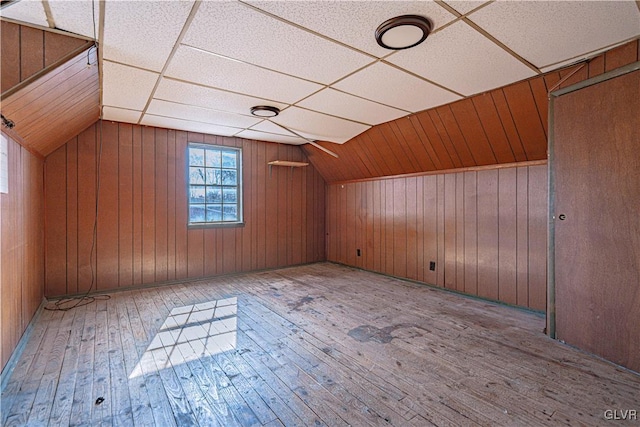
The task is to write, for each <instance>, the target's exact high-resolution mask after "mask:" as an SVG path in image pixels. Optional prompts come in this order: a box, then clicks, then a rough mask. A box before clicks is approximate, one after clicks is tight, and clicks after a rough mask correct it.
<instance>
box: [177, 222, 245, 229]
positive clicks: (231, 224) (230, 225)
mask: <svg viewBox="0 0 640 427" xmlns="http://www.w3.org/2000/svg"><path fill="white" fill-rule="evenodd" d="M242 227H244V222H216V223H204V222H203V223H197V224H187V230H197V229H199V228H242Z"/></svg>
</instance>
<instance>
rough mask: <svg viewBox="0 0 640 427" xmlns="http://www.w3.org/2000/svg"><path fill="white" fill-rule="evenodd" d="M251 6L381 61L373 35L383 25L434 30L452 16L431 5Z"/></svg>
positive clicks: (288, 3) (266, 3) (312, 3)
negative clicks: (423, 22) (403, 22)
mask: <svg viewBox="0 0 640 427" xmlns="http://www.w3.org/2000/svg"><path fill="white" fill-rule="evenodd" d="M249 3H251V4H252V5H254V6H256V7H258V8H260V9H263V10H266V11H268V12H270V13H273V14H274V15H277V16H280V17H282V18H284V19H286V20H288V21H291V22H295V23H296V24H298V25H301V26H303V27H305V28H308V29H310V30H312V31H315V32H317V33H320V34H323V35H325V36H327V37H329V38H332V39H334V40H338V41H340V42H342V43H345V44H347V45H349V46H353V47H355V48H357V49H360V50H362V51H364V52H367V53H370V54H372V55H375V56H378V57H382V56H385V55H388V54H389V53H391V51H390V50H388V49H385V48H383V47H381V46H379V45H378V43H377V42H376V40H375V37H374V34H375V30H376V28H378V26H379V25H380V24H382V23H383V22H384V21H386V20H388V19H391V18H393V17H396V16H400V15H421V16H425V17H427V18H429V19H430V20H431V22H432V23H433V26H434V29H436V28H438V27H440V26H442V25H444V24H446V23H448V22H450V21H452V20H453V19H455V16H454V15H453V14H451V13H449V12H448V11H447V10H446V9H444V8H443V7H441V6H439V5H438V4H437V3H435V2H432V1H253V0H251V1H249Z"/></svg>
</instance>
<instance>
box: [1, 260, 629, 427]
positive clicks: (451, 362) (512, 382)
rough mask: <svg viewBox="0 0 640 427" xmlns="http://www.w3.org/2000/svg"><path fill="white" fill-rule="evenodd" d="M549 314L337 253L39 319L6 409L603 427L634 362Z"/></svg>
mask: <svg viewBox="0 0 640 427" xmlns="http://www.w3.org/2000/svg"><path fill="white" fill-rule="evenodd" d="M544 323H545V322H544V318H543V317H542V316H540V315H539V314H536V313H531V312H527V311H522V310H518V309H514V308H511V307H507V306H503V305H498V304H493V303H490V302H486V301H482V300H477V299H473V298H468V297H464V296H460V295H456V294H452V293H448V292H444V291H442V290H438V289H433V288H429V287H425V286H421V285H417V284H413V283H410V282H407V281H402V280H397V279H393V278H389V277H386V276H381V275H376V274H373V273H368V272H364V271H360V270H357V269H353V268H350V267H345V266H339V265H335V264H330V263H318V264H312V265H306V266H301V267H292V268H285V269H279V270H273V271H265V272H258V273H252V274H242V275H234V276H227V277H221V278H217V279H212V280H207V281H200V282H191V283H183V284H177V285H172V286H166V287H158V288H148V289H140V290H133V291H125V292H118V293H114V294H112V295H111V299H109V300H106V301H104V300H103V301H97V302H95V303H93V304H90V305H87V306H84V307H80V308H77V309H74V310H71V311H68V312H64V313H62V312H50V311H46V312H44V313H43V315H42V316H40V318H39V319H38V321H37V322H36V324H35V325H33V330H32V331H33V332H32V334H31V336H30V339H29V341H28V342H27V343H26V346H25V349H24V352H23V353H22V355H21V357H20V359H19V360H18V361H17V363H16V367H15V370H14V372H13V374H12V376H11V377H10V378H9V380H8V382H7V386H6V388H5V389H4V390H2V402H1V408H2V418H1V420H2V425H6V426H20V425H51V426H59V425H74V426H75V425H78V426H79V425H85V426H89V425H91V426H94V425H104V426H111V425H122V426H130V425H131V426H162V427H164V426H207V427H208V426H225V427H227V426H270V427H276V426H306V425H312V426H317V425H329V426H340V425H345V426H346V425H353V426H384V425H393V426H432V425H435V426H474V425H480V426H493V425H509V426H513V425H518V426H528V425H530V426H538V425H568V426H573V425H575V426H578V425H580V426H582V425H586V426H600V425H607V424H609V423H611V422H610V421H607V420H606V419H605V417H604V416H605V411H606V410H617V411H618V412H617V414H618V415H619V414H621V412H620V411H624V410H636V411H638V412H640V397H639V396H640V376H639V375H638V374H636V373H632V372H629V371H627V370H624V369H622V368H620V367H617V366H615V365H612V364H610V363H607V362H605V361H602V360H600V359H598V358H595V357H593V356H590V355H588V354H585V353H583V352H581V351H578V350H576V349H573V348H571V347H568V346H566V345H563V344H561V343H559V342H556V341H553V340H550V339H549V338H547V337H546V336H545V335H544V334H543V333H542V329H543V327H544ZM98 398H103V399H104V400H103V401H102V402H101V403H100V404H96V399H98ZM637 423H638V420H616V421H615V425H637ZM612 425H613V424H612Z"/></svg>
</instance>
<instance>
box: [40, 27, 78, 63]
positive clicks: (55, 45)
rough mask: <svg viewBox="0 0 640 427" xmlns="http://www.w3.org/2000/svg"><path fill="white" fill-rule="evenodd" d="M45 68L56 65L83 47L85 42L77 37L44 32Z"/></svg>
mask: <svg viewBox="0 0 640 427" xmlns="http://www.w3.org/2000/svg"><path fill="white" fill-rule="evenodd" d="M43 43H44V66H45V67H48V66H49V65H51V64H53V63H55V62H56V61H58V60H59V59H60V58H62V57H63V56H65V55H66V54H68V53H71V52H72V51H73V50H74V49H77V48H79V47H80V46H82V45H83V44H84V43H85V41H84V40H82V39H77V38H75V37H69V36H65V35H63V34H58V33H53V32H50V31H44V40H43Z"/></svg>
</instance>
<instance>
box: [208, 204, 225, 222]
mask: <svg viewBox="0 0 640 427" xmlns="http://www.w3.org/2000/svg"><path fill="white" fill-rule="evenodd" d="M221 220H222V206H221V205H207V221H221Z"/></svg>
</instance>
